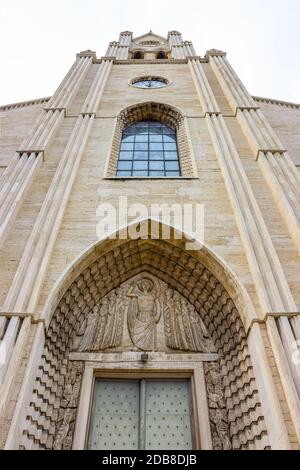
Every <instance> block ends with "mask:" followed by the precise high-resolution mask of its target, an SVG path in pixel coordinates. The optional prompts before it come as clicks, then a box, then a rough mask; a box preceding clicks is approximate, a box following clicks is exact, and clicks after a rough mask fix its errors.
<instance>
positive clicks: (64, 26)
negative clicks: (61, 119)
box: [0, 0, 300, 104]
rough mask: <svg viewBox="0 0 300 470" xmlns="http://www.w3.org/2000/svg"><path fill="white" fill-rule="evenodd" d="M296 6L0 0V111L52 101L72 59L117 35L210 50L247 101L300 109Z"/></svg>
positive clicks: (217, 0)
mask: <svg viewBox="0 0 300 470" xmlns="http://www.w3.org/2000/svg"><path fill="white" fill-rule="evenodd" d="M299 19H300V0H226V1H225V0H205V1H202V0H180V1H178V0H173V1H169V0H164V1H163V0H106V1H101V0H0V25H1V26H0V53H1V54H0V57H1V73H0V104H7V103H13V102H17V101H25V100H29V99H33V98H39V97H44V96H49V95H51V94H52V93H53V92H54V90H55V89H56V88H57V86H58V85H59V82H60V81H61V79H62V78H63V76H64V75H65V73H66V72H67V70H68V69H69V67H70V66H71V65H72V63H73V62H74V59H75V54H76V52H79V51H82V50H84V49H93V50H95V51H96V52H97V55H98V56H99V57H101V56H102V55H103V54H104V53H105V51H106V47H107V44H108V42H110V41H113V40H117V39H118V34H119V32H120V31H124V30H130V31H133V33H134V36H139V35H141V34H144V33H146V32H148V31H149V30H150V29H152V30H153V31H154V32H155V33H157V34H160V35H162V36H166V35H167V33H168V31H170V30H174V29H176V30H178V31H180V32H182V34H183V39H184V40H191V41H193V43H194V46H195V48H196V51H197V54H199V55H204V54H205V52H206V50H208V49H212V48H216V49H222V50H225V51H226V52H227V53H228V59H229V61H230V62H231V64H232V65H233V67H234V68H235V69H236V71H237V73H238V74H239V76H240V78H241V79H242V80H243V81H244V83H245V85H246V86H247V88H248V90H249V91H250V93H252V94H253V95H258V96H264V97H269V98H277V99H282V100H288V101H294V102H298V103H300V58H299V57H300V26H299Z"/></svg>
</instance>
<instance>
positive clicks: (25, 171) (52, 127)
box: [0, 51, 95, 249]
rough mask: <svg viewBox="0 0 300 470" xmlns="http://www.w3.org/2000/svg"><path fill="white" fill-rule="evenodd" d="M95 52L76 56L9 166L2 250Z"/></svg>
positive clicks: (1, 192) (0, 204) (2, 192)
mask: <svg viewBox="0 0 300 470" xmlns="http://www.w3.org/2000/svg"><path fill="white" fill-rule="evenodd" d="M94 56H95V53H93V52H91V51H87V52H85V53H81V54H78V55H77V59H76V62H75V63H74V65H73V66H72V67H71V69H70V71H69V72H68V74H67V75H66V77H65V78H64V79H63V81H62V83H61V84H60V86H59V87H58V89H57V90H56V92H55V93H54V95H53V96H52V98H51V100H50V101H49V103H48V104H47V106H46V107H45V109H44V110H43V111H42V112H41V113H40V115H39V117H38V119H37V121H36V123H35V125H34V127H33V129H32V131H31V133H30V135H29V136H28V138H27V139H25V141H24V142H23V144H22V145H21V147H20V149H19V150H18V151H17V153H16V156H15V157H14V159H13V160H12V162H11V164H10V165H9V166H8V167H7V169H6V171H5V173H4V175H3V178H2V179H1V187H0V208H1V209H0V249H1V248H3V244H4V242H5V240H6V238H7V235H8V233H9V230H10V228H11V226H12V225H13V223H14V221H15V218H16V216H17V214H18V212H19V210H20V207H21V206H22V204H23V202H24V200H25V198H26V195H27V193H28V190H29V188H30V186H31V183H32V181H33V179H34V177H35V175H36V173H37V171H38V169H39V168H40V166H41V164H42V162H43V160H44V159H45V158H47V155H46V152H47V149H48V148H49V146H50V144H51V142H52V139H53V137H54V135H55V133H56V130H57V129H58V127H59V125H60V123H61V121H62V119H63V117H64V114H65V112H66V110H67V107H68V106H69V104H70V103H71V101H72V99H73V98H74V96H75V94H76V93H77V91H78V89H79V86H80V84H81V82H82V80H83V79H84V77H85V75H86V73H87V71H88V70H89V68H90V66H91V64H92V61H93V58H94Z"/></svg>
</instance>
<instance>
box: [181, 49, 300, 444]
mask: <svg viewBox="0 0 300 470" xmlns="http://www.w3.org/2000/svg"><path fill="white" fill-rule="evenodd" d="M221 57H223V56H221ZM189 62H190V67H191V71H192V75H193V78H194V80H195V85H196V88H197V91H198V95H199V98H200V101H201V104H202V107H203V110H204V113H205V115H206V121H207V125H208V129H209V132H210V135H211V139H212V142H213V145H214V148H215V152H216V155H217V157H218V160H219V165H220V168H221V171H222V174H223V178H224V182H225V185H226V187H227V192H228V195H229V198H230V200H231V204H232V207H233V210H234V213H235V217H236V221H237V225H238V228H239V232H240V235H241V238H242V241H243V244H244V248H245V253H246V256H247V259H248V263H249V266H250V270H251V272H252V276H253V279H254V282H255V286H256V291H257V294H258V296H259V300H260V304H261V308H262V311H263V313H264V315H269V314H270V313H271V312H273V313H274V314H276V313H279V312H280V313H281V312H286V313H290V312H296V311H297V306H296V304H295V301H294V299H293V296H292V294H291V291H290V288H289V285H288V283H287V280H286V278H285V275H284V272H283V270H282V266H281V264H280V261H279V258H278V256H277V253H276V250H275V248H274V246H273V242H272V240H271V237H270V234H269V232H268V230H267V227H266V225H265V222H264V219H263V217H262V214H261V212H260V209H259V207H258V204H257V201H256V199H255V196H254V194H253V191H252V188H251V186H250V183H249V181H248V178H247V176H246V173H245V170H244V168H243V166H242V163H241V161H240V157H239V154H238V152H237V150H236V148H235V145H234V143H233V140H232V138H231V135H230V133H229V131H228V129H227V126H226V123H225V120H224V118H223V116H222V115H221V114H220V113H219V110H218V107H216V108H215V109H214V107H215V106H216V103H215V99H214V96H213V92H212V90H211V87H210V85H209V83H208V81H207V79H206V77H205V73H204V70H203V69H202V65H201V63H200V61H193V60H190V61H189ZM195 62H196V63H195ZM227 78H228V79H229V75H228V77H227ZM236 93H237V94H238V96H239V100H240V101H239V104H240V105H242V104H243V105H245V104H247V106H249V105H251V101H250V100H247V99H245V96H244V88H243V87H242V86H240V85H238V84H237V86H236ZM236 96H237V95H236ZM278 326H279V331H280V333H281V338H282V343H283V346H282V349H285V351H286V353H288V350H289V349H290V346H289V345H288V342H287V338H290V339H291V337H292V332H291V328H290V325H289V324H288V323H287V322H286V320H285V319H284V318H281V317H279V319H278ZM273 333H274V332H273ZM274 347H277V349H278V348H279V346H278V344H277V343H276V342H274ZM286 358H287V363H288V364H286V368H285V369H281V378H282V380H283V382H285V383H286V380H287V377H288V384H287V386H286V389H287V395H288V397H289V399H290V400H289V401H290V403H289V404H290V406H291V408H292V409H293V410H294V415H293V417H294V425H295V428H296V429H297V430H298V431H299V423H300V407H299V402H297V397H296V395H295V394H294V393H293V389H294V384H295V383H296V384H297V383H299V378H300V374H299V367H297V366H296V365H295V364H293V362H292V361H291V355H290V354H287V356H286ZM298 435H299V434H298ZM299 437H300V436H299Z"/></svg>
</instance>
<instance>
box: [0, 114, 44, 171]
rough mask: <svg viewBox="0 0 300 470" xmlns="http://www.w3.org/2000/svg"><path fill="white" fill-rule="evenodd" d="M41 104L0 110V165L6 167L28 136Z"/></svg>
mask: <svg viewBox="0 0 300 470" xmlns="http://www.w3.org/2000/svg"><path fill="white" fill-rule="evenodd" d="M42 107H43V106H42V105H34V106H28V107H24V108H19V109H14V110H9V111H1V110H0V167H1V168H3V167H6V166H7V165H8V164H9V161H10V159H11V158H12V157H13V155H14V153H15V151H16V150H18V147H19V146H20V145H21V143H22V141H23V140H24V139H25V137H27V136H28V133H29V132H30V130H31V128H32V126H33V125H34V122H35V120H36V118H37V116H38V115H39V113H40V111H41V109H42Z"/></svg>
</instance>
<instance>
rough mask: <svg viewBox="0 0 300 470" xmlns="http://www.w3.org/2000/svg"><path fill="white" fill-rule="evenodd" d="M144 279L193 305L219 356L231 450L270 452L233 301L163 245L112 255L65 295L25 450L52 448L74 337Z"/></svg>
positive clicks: (138, 245) (139, 244)
mask: <svg viewBox="0 0 300 470" xmlns="http://www.w3.org/2000/svg"><path fill="white" fill-rule="evenodd" d="M145 272H147V273H149V275H150V274H151V275H153V276H156V277H157V278H159V279H160V280H161V281H163V282H164V283H167V284H168V286H169V288H171V289H173V290H176V291H177V292H178V293H179V294H180V295H181V296H183V297H184V298H185V299H186V300H187V301H188V302H190V303H191V304H192V305H193V306H194V308H195V310H196V311H197V314H198V315H199V316H200V318H201V320H202V321H203V323H204V325H205V328H206V329H207V331H208V333H209V335H210V337H211V339H212V341H213V343H214V347H215V348H216V350H217V352H218V353H219V355H220V374H221V380H222V386H223V387H224V399H225V404H226V410H227V413H228V425H229V432H230V439H231V444H232V447H233V448H235V449H238V448H240V449H242V448H256V446H258V447H259V448H264V447H268V446H269V442H268V438H267V436H266V435H265V432H266V428H265V425H264V418H263V416H262V411H261V405H260V401H259V397H258V391H257V387H256V384H255V378H254V375H253V369H252V364H251V359H250V356H249V352H248V346H247V338H246V333H245V330H244V327H243V324H242V322H241V319H240V316H239V314H238V312H237V310H236V307H235V305H234V303H233V301H232V300H231V299H230V297H229V296H228V294H227V292H226V291H225V290H224V288H223V287H222V285H221V284H220V283H219V282H218V281H217V279H216V278H215V277H214V276H213V275H212V274H211V273H210V272H209V271H208V270H207V268H205V267H204V266H203V265H201V264H200V263H199V262H198V261H197V260H196V259H194V258H193V256H192V255H191V254H189V253H188V252H185V251H183V250H181V249H180V248H178V247H176V246H174V245H171V244H169V243H167V242H165V241H159V240H152V241H151V240H148V241H147V240H138V241H127V242H124V243H123V244H122V245H121V246H119V247H116V248H111V251H108V252H107V253H106V254H103V256H101V257H100V258H99V259H98V260H97V261H95V262H94V263H93V264H92V265H90V266H88V267H87V268H86V269H85V271H83V272H82V274H80V275H79V276H78V278H77V279H76V280H75V282H73V283H72V284H71V285H70V287H69V288H68V290H67V291H66V292H65V294H63V296H62V298H61V300H60V302H59V304H58V306H57V308H56V309H55V311H54V314H53V316H52V320H51V322H50V325H49V328H48V330H47V333H46V336H47V337H46V344H45V348H44V352H43V358H42V362H41V366H40V371H41V373H40V378H39V379H38V381H37V383H36V384H35V385H34V391H33V394H32V397H31V399H30V404H29V403H28V404H27V406H29V409H28V413H27V415H28V419H27V423H26V425H25V428H24V431H23V438H22V442H20V446H22V447H24V448H51V445H52V444H51V445H50V443H51V436H52V437H53V438H54V436H55V426H56V425H57V410H58V409H59V408H61V403H62V400H63V387H62V386H61V385H60V384H61V383H64V380H65V377H66V374H67V366H68V359H67V358H68V354H69V351H70V350H71V349H72V346H73V342H74V338H75V337H76V336H77V335H78V333H79V332H80V327H81V325H82V324H83V322H84V321H85V320H86V319H87V317H88V315H89V313H90V312H91V311H92V310H93V309H94V307H95V306H96V305H97V304H98V303H99V301H100V300H101V299H103V298H104V297H105V296H106V295H108V294H109V293H110V292H111V291H112V289H115V288H118V286H120V285H121V284H122V282H126V281H127V280H129V279H132V276H136V275H138V274H139V273H145ZM229 412H230V416H229ZM32 415H34V416H35V420H34V421H35V422H32V419H31V416H32ZM35 423H36V424H35ZM50 423H52V424H54V427H53V426H50ZM65 424H66V423H65ZM215 424H216V423H215ZM221 424H222V423H221ZM221 424H220V426H221ZM221 428H222V426H221ZM221 428H220V431H219V432H221V430H222V429H221ZM49 436H50V437H49ZM52 441H53V440H52Z"/></svg>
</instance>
